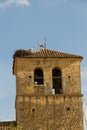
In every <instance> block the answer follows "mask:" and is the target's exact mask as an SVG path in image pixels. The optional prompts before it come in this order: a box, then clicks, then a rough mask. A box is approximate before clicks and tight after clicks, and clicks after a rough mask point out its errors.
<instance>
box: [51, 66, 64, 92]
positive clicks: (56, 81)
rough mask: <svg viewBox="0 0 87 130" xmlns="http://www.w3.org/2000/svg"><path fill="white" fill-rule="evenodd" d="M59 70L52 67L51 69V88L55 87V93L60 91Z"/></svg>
mask: <svg viewBox="0 0 87 130" xmlns="http://www.w3.org/2000/svg"><path fill="white" fill-rule="evenodd" d="M61 77H62V76H61V71H60V70H59V69H56V68H55V69H53V71H52V78H53V79H52V80H53V89H55V94H61V93H62V83H61V81H62V79H61Z"/></svg>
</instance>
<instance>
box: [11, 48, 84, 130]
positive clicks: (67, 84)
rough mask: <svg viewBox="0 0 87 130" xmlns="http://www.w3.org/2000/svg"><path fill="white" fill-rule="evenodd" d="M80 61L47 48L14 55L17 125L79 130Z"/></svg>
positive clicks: (32, 129) (43, 129)
mask: <svg viewBox="0 0 87 130" xmlns="http://www.w3.org/2000/svg"><path fill="white" fill-rule="evenodd" d="M82 59H83V57H82V56H79V55H74V54H67V53H63V52H58V51H54V50H49V49H47V48H42V49H40V50H38V51H36V52H32V51H30V50H17V51H16V52H15V53H14V56H13V74H14V75H15V76H16V119H17V125H18V126H21V127H22V128H24V129H25V130H83V109H82V94H81V83H80V63H81V61H82Z"/></svg>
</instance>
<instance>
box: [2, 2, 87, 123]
mask: <svg viewBox="0 0 87 130" xmlns="http://www.w3.org/2000/svg"><path fill="white" fill-rule="evenodd" d="M45 36H46V38H47V48H48V49H52V50H58V51H63V52H68V53H73V54H79V55H82V56H83V57H84V59H83V60H82V62H81V85H82V93H83V94H84V97H83V102H84V103H86V102H87V96H86V95H87V43H86V42H87V0H0V45H1V47H0V59H1V60H0V61H1V62H0V72H1V74H2V75H1V76H0V120H1V121H2V120H13V119H15V108H14V107H15V106H14V102H15V86H16V84H15V76H14V75H13V74H12V64H13V58H12V57H13V54H14V52H15V50H17V49H30V48H31V47H32V46H34V47H35V50H37V49H39V47H38V44H37V43H38V42H42V43H44V37H45ZM85 115H86V116H87V113H85Z"/></svg>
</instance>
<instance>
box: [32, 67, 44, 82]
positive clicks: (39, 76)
mask: <svg viewBox="0 0 87 130" xmlns="http://www.w3.org/2000/svg"><path fill="white" fill-rule="evenodd" d="M34 83H35V84H43V71H42V70H41V69H35V71H34Z"/></svg>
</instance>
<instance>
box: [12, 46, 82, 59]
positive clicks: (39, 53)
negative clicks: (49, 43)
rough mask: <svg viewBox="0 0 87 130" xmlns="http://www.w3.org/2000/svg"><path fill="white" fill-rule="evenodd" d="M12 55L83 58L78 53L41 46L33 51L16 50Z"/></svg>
mask: <svg viewBox="0 0 87 130" xmlns="http://www.w3.org/2000/svg"><path fill="white" fill-rule="evenodd" d="M13 57H52V58H54V57H55V58H57V57H59V58H71V57H73V58H74V57H75V58H76V57H77V58H78V57H79V58H83V57H82V56H80V55H76V54H69V53H65V52H61V51H55V50H51V49H47V48H42V49H40V50H37V51H35V52H32V51H31V50H22V49H20V50H17V51H16V52H15V53H14V55H13Z"/></svg>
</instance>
